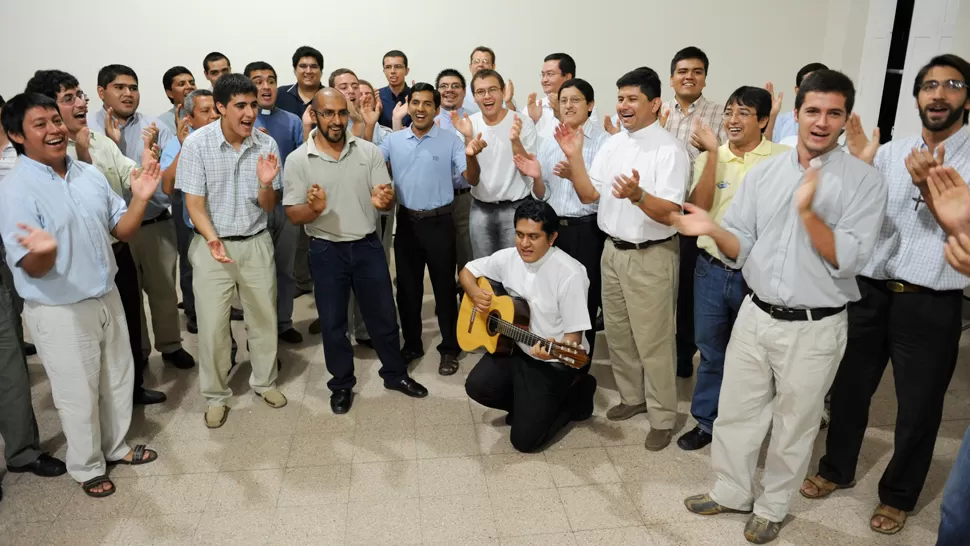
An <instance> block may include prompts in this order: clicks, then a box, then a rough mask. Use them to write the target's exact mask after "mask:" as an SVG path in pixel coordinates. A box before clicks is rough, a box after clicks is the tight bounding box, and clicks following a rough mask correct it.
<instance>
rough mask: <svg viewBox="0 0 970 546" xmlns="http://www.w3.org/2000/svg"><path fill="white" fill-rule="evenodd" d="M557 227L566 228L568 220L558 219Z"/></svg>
mask: <svg viewBox="0 0 970 546" xmlns="http://www.w3.org/2000/svg"><path fill="white" fill-rule="evenodd" d="M559 225H560V226H568V225H569V220H566V219H565V218H560V219H559Z"/></svg>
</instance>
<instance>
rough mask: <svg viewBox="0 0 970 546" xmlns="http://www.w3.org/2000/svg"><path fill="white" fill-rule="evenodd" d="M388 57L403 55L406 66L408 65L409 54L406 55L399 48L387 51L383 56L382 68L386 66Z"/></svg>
mask: <svg viewBox="0 0 970 546" xmlns="http://www.w3.org/2000/svg"><path fill="white" fill-rule="evenodd" d="M388 57H401V58H402V59H404V68H407V67H408V56H407V55H405V54H404V52H403V51H401V50H399V49H392V50H390V51H388V52H387V53H385V54H384V56H383V57H381V68H384V59H386V58H388Z"/></svg>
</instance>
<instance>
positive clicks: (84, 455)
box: [24, 288, 135, 482]
mask: <svg viewBox="0 0 970 546" xmlns="http://www.w3.org/2000/svg"><path fill="white" fill-rule="evenodd" d="M24 311H25V313H24V314H25V317H26V319H27V320H26V322H27V328H28V329H29V330H30V337H31V340H33V342H34V345H36V346H37V354H38V355H39V356H40V359H41V361H42V362H43V363H44V369H45V370H47V377H48V379H49V380H50V384H51V396H52V397H53V399H54V407H55V408H57V414H58V416H60V418H61V428H63V429H64V437H65V438H66V439H67V461H66V462H67V471H68V473H69V474H70V475H71V477H72V478H74V480H75V481H78V482H86V481H88V480H90V479H92V478H96V477H98V476H103V475H104V474H105V473H106V470H107V469H106V466H105V461H106V460H107V461H116V460H119V459H121V458H123V457H124V456H125V455H127V454H128V452H129V451H130V448H129V447H128V444H127V443H126V442H125V436H126V435H127V434H128V427H129V426H130V425H131V407H132V392H133V390H134V381H135V363H134V361H133V360H132V356H131V345H130V342H129V340H128V322H127V320H126V319H125V310H124V308H123V307H122V306H121V297H120V296H119V295H118V289H117V288H113V289H112V290H111V292H108V293H107V294H105V295H104V296H102V297H100V298H91V299H86V300H83V301H80V302H78V303H74V304H71V305H41V304H37V303H33V302H30V301H28V302H25V304H24Z"/></svg>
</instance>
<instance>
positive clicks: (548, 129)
mask: <svg viewBox="0 0 970 546" xmlns="http://www.w3.org/2000/svg"><path fill="white" fill-rule="evenodd" d="M519 116H520V117H521V116H525V117H527V118H529V119H530V120H531V119H532V118H530V117H529V103H528V101H526V104H524V105H523V106H522V107H521V108H519ZM589 121H591V122H592V123H593V124H594V125H596V126H597V127H599V128H602V127H603V121H602V120H600V117H599V116H598V115H597V114H596V107H595V106H594V107H593V111H592V112H590V113H589ZM558 126H559V120H558V119H556V113H555V111H554V110H553V109H552V104H550V102H549V97H542V116H541V117H539V121H537V122H536V136H538V138H539V140H544V139H547V138H548V139H551V138H553V135H554V134H555V131H556V127H558Z"/></svg>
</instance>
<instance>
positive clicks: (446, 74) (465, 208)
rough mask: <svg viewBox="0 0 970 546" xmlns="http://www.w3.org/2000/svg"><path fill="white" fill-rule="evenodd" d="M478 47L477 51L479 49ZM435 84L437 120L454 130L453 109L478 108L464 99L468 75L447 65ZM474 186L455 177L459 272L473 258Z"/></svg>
mask: <svg viewBox="0 0 970 546" xmlns="http://www.w3.org/2000/svg"><path fill="white" fill-rule="evenodd" d="M475 51H478V50H477V49H476V50H475ZM435 87H437V88H438V94H439V95H441V110H440V112H439V113H438V115H437V116H435V118H434V121H435V123H437V124H438V125H439V126H440V127H441V128H442V129H445V130H449V131H454V130H455V126H454V125H452V124H451V113H452V112H454V113H455V114H457V116H458V119H464V117H465V112H470V113H474V112H478V111H480V110H479V109H478V106H477V105H476V106H475V110H474V112H471V111H470V110H468V109H467V108H466V107H465V106H464V105H463V104H462V100H463V98H464V97H467V96H468V95H467V94H466V93H465V77H464V76H462V75H461V72H459V71H457V70H455V69H452V68H446V69H444V70H442V71H441V72H439V73H438V77H437V78H435ZM458 134H459V136H462V135H461V133H458ZM471 190H472V187H471V185H470V184H469V183H468V181H467V180H465V178H464V177H459V178H458V179H456V180H455V200H454V201H453V202H452V213H451V216H452V218H454V220H455V251H456V253H455V258H456V262H457V271H458V272H459V273H460V272H461V270H462V269H464V268H465V264H466V263H468V262H470V261H471V260H472V240H471V236H470V235H469V233H468V214H469V213H470V212H471V206H472V195H471ZM462 292H463V290H462V289H461V284H460V283H459V285H458V293H459V294H461V293H462Z"/></svg>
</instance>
